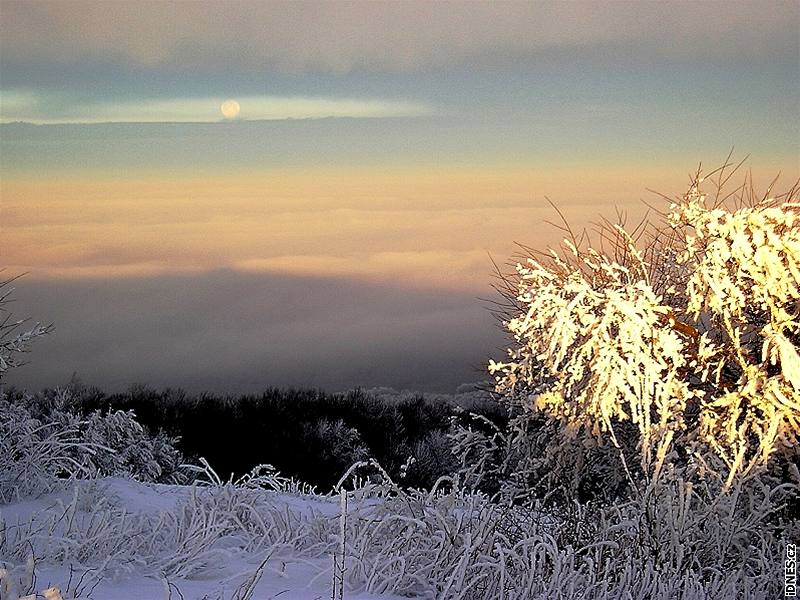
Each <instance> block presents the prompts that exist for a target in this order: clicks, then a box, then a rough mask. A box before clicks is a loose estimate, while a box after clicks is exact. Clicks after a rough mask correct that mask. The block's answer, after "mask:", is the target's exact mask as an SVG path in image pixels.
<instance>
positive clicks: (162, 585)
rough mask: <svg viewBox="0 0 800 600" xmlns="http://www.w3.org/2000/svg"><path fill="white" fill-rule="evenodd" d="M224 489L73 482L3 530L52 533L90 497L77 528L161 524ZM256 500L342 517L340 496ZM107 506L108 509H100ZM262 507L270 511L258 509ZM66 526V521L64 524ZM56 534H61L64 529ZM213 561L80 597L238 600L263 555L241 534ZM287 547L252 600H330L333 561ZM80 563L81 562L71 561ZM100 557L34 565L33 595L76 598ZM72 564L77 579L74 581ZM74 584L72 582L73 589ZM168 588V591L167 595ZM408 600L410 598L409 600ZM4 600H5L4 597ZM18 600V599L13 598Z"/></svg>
mask: <svg viewBox="0 0 800 600" xmlns="http://www.w3.org/2000/svg"><path fill="white" fill-rule="evenodd" d="M217 492H219V490H213V489H209V488H197V487H191V486H179V485H164V484H150V483H140V482H137V481H134V480H131V479H126V478H122V477H106V478H102V479H99V480H96V481H75V482H73V483H71V484H69V485H68V486H67V487H65V489H64V490H63V491H61V492H59V493H53V494H47V495H45V496H42V497H40V498H34V499H25V500H23V501H20V502H14V503H11V504H6V505H2V506H0V521H2V522H4V523H5V526H6V528H7V530H10V531H13V530H14V529H15V528H20V527H27V526H29V525H30V524H33V527H32V528H31V529H32V530H36V531H42V530H44V528H46V527H47V524H48V523H49V522H50V519H52V517H53V516H54V515H63V514H64V513H65V508H69V507H70V506H71V505H73V501H74V499H75V498H76V497H81V496H85V497H86V498H88V499H91V500H93V502H79V503H78V510H77V511H76V514H75V516H74V519H73V520H74V522H76V523H80V522H84V523H85V522H87V521H92V520H95V521H96V520H97V519H98V518H99V517H101V516H102V515H103V514H104V513H110V512H112V511H115V510H116V511H120V512H124V513H125V514H126V515H127V518H129V519H131V521H132V522H135V520H136V519H137V518H146V519H149V521H148V522H152V523H158V522H160V521H159V519H161V518H163V517H164V516H165V515H174V514H176V513H179V512H180V509H181V507H185V506H187V504H188V505H191V501H192V497H193V496H196V495H197V494H204V493H208V494H210V495H214V494H216V493H217ZM258 495H259V497H260V498H259V501H260V502H261V503H268V504H269V505H270V506H269V507H268V508H269V509H270V510H272V511H274V512H275V514H283V515H285V516H286V518H287V521H293V520H294V522H300V521H303V520H305V521H306V522H311V521H313V520H319V519H323V520H333V521H332V527H333V529H334V530H335V528H336V526H337V525H336V521H338V516H339V505H338V502H339V499H338V498H336V497H333V498H330V497H322V496H319V497H315V496H299V495H290V494H281V493H278V492H272V491H259V493H258ZM103 501H105V502H106V503H107V504H105V505H104V504H103ZM261 508H265V507H261ZM66 520H67V519H62V522H65V521H66ZM64 526H65V525H63V524H62V528H61V529H59V531H62V532H63V527H64ZM52 538H53V539H52V543H53V544H57V543H58V536H57V534H55V535H53V536H52ZM48 543H49V542H48V541H44V543H42V541H41V540H39V541H38V542H37V541H36V540H34V541H33V546H34V547H35V552H34V554H35V555H38V554H39V553H42V555H43V556H46V555H47V553H48V551H49V550H52V548H51V549H48V548H46V546H47V545H48ZM214 546H215V548H214V549H215V550H219V551H220V552H217V553H216V554H215V559H216V560H215V561H214V562H213V564H209V565H207V566H205V567H203V568H200V569H197V570H195V571H194V572H193V573H192V574H191V575H189V576H186V577H169V578H168V579H167V578H160V577H158V576H157V575H155V574H148V573H145V572H142V569H135V570H133V571H131V572H125V569H117V570H118V571H119V572H118V573H116V574H112V576H103V577H102V578H96V577H94V576H92V573H91V572H90V573H89V576H88V578H87V579H86V580H85V581H87V584H86V586H85V587H86V588H87V589H83V590H79V591H82V592H83V595H79V597H87V598H89V597H90V598H93V599H99V598H102V599H103V600H131V599H151V598H152V599H164V598H170V597H171V598H173V599H178V598H181V597H183V598H184V599H186V600H192V599H197V600H201V599H208V600H215V599H217V598H219V599H220V600H227V599H229V598H230V599H233V598H237V597H240V596H237V592H238V590H240V588H241V586H242V584H243V583H244V582H246V581H247V580H248V579H249V578H251V577H252V576H253V574H254V573H255V572H256V571H257V570H258V568H259V565H260V564H261V563H262V561H263V560H264V556H265V554H267V553H269V550H267V551H266V552H265V551H264V550H263V549H254V550H251V551H243V550H242V548H241V546H242V540H241V539H240V538H239V537H237V536H236V535H233V534H229V535H226V536H223V537H222V538H221V539H220V540H218V542H217V543H216V544H215V545H214ZM286 546H287V545H283V546H282V547H281V548H278V551H276V552H273V553H272V557H271V558H270V559H269V560H268V561H267V562H266V565H265V566H264V569H263V574H262V577H261V578H260V580H259V581H258V583H257V584H256V586H255V588H254V591H253V595H252V598H253V600H268V599H271V598H281V600H289V599H297V600H317V599H327V598H330V597H331V576H332V574H331V568H332V564H333V563H332V558H331V557H330V556H326V555H322V556H313V555H306V556H304V555H303V554H304V553H303V552H297V551H296V552H292V551H291V550H290V549H287V547H286ZM73 558H76V557H73ZM101 563H102V560H100V557H95V558H94V559H93V560H87V561H86V562H83V563H80V562H79V561H78V560H69V561H67V562H62V564H58V561H56V560H52V559H50V558H42V559H37V561H36V567H35V575H36V584H35V589H36V591H38V592H39V593H40V594H41V593H42V591H43V590H45V589H46V588H49V587H50V586H56V587H59V588H60V589H61V591H62V593H63V594H64V598H65V599H66V598H71V597H72V596H71V595H68V594H67V590H69V594H72V593H73V591H74V590H75V586H76V582H77V580H78V579H79V578H80V575H81V574H82V573H83V572H84V571H85V570H87V569H93V568H95V569H96V568H99V567H101V566H102V564H101ZM70 565H72V568H73V569H74V573H73V574H72V576H70ZM70 579H71V583H70ZM167 586H169V590H171V596H170V592H169V590H168V589H167ZM346 597H347V598H348V600H368V599H373V598H375V599H377V598H380V599H381V600H398V599H399V598H401V596H396V595H392V594H381V595H375V594H368V593H364V592H359V591H358V590H347V591H346ZM403 598H406V596H404V597H403ZM4 600H5V598H4ZM15 600H16V599H15Z"/></svg>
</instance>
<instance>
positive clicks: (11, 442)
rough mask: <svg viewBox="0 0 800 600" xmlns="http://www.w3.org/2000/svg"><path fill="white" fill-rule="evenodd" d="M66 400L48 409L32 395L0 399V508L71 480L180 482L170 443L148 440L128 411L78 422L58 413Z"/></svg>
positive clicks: (180, 473) (74, 417)
mask: <svg viewBox="0 0 800 600" xmlns="http://www.w3.org/2000/svg"><path fill="white" fill-rule="evenodd" d="M67 396H68V392H64V393H63V394H62V395H57V396H56V401H55V402H53V403H52V405H50V406H43V405H40V404H37V402H36V399H35V397H32V396H27V395H23V396H21V397H17V398H15V399H14V401H13V402H9V401H8V400H7V399H6V398H5V397H3V396H0V503H2V502H10V501H12V500H15V499H18V498H22V497H25V496H30V495H39V494H43V493H47V492H49V491H51V490H52V489H54V488H55V487H56V486H57V485H58V484H59V481H60V480H63V479H71V478H76V477H77V478H86V477H97V476H102V475H127V476H130V477H133V478H135V479H139V480H141V481H183V480H185V478H186V474H185V472H184V470H183V469H182V467H181V465H182V462H183V461H182V457H181V454H180V452H178V450H176V449H175V445H174V444H175V440H173V439H171V438H169V437H167V436H165V435H163V434H157V435H154V436H151V435H149V434H148V433H147V432H146V431H145V430H144V429H143V428H142V426H141V425H140V424H139V423H137V421H136V418H135V415H134V414H133V412H132V411H127V412H125V411H109V412H106V413H103V412H101V411H94V412H92V413H91V414H89V415H88V416H86V417H83V416H81V415H78V414H76V413H74V412H71V411H69V410H63V409H62V408H60V407H63V406H68V405H69V399H68V397H67ZM34 415H36V416H34Z"/></svg>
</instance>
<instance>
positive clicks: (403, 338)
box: [0, 0, 800, 392]
mask: <svg viewBox="0 0 800 600" xmlns="http://www.w3.org/2000/svg"><path fill="white" fill-rule="evenodd" d="M225 102H228V104H227V105H226V106H227V107H228V108H229V110H226V114H223V111H222V108H221V107H222V106H223V103H225ZM230 107H234V109H230ZM798 108H800V5H799V4H798V3H797V2H772V1H762V2H730V1H728V2H700V3H698V2H674V1H667V2H658V3H656V2H622V1H617V2H579V1H575V2H519V3H517V2H504V3H482V2H469V3H467V2H416V1H408V2H266V1H265V2H241V1H235V0H233V1H226V2H202V1H197V2H166V1H164V2H147V1H136V2H134V1H127V2H126V1H120V0H113V1H109V2H84V1H77V0H63V1H56V2H39V1H35V0H34V1H25V2H16V1H12V0H0V268H4V269H5V271H4V274H5V275H8V276H12V275H17V274H19V273H27V274H26V275H25V277H23V278H22V279H20V280H19V281H17V282H16V284H15V285H16V288H17V294H16V296H17V302H16V303H15V305H14V310H15V312H16V313H19V314H21V315H24V316H28V315H29V316H31V317H33V318H34V319H35V320H41V321H44V322H54V323H55V326H56V328H55V331H54V333H53V334H52V336H51V337H50V339H47V340H44V341H42V342H40V343H39V344H38V346H37V348H36V349H35V350H34V351H33V352H32V354H31V356H30V364H29V365H27V366H25V367H23V368H21V369H19V370H18V371H17V373H14V374H13V375H12V376H11V377H10V378H9V380H10V381H11V382H12V383H15V384H18V385H24V386H28V387H33V388H36V387H42V386H45V385H47V386H50V385H57V384H61V383H64V382H66V381H67V380H68V379H69V377H70V376H71V375H72V373H77V374H78V375H79V376H81V377H82V378H83V379H84V380H86V381H87V383H92V384H97V385H103V386H106V387H109V388H113V389H124V388H125V387H126V386H127V385H130V384H132V383H150V384H152V385H156V386H167V385H169V386H183V387H187V388H189V389H214V390H217V391H231V392H238V391H257V390H258V389H260V388H262V387H264V386H266V385H295V386H298V385H308V386H323V387H326V388H328V389H347V388H350V387H354V386H372V385H390V386H394V387H407V388H412V389H425V390H431V391H453V390H454V389H455V388H456V387H457V386H458V385H459V384H460V383H465V382H470V381H476V380H479V379H483V378H485V371H484V366H485V364H486V362H487V361H488V358H489V357H497V356H498V355H501V354H502V347H503V345H504V343H505V340H504V338H503V336H502V333H501V332H500V330H499V328H498V327H497V323H496V322H495V321H494V320H493V318H492V316H491V314H490V311H489V310H488V305H487V303H486V302H485V301H484V300H485V299H492V293H493V292H492V287H491V286H492V283H493V279H492V274H493V261H496V262H498V263H501V264H503V263H505V262H507V261H509V260H511V261H512V262H513V255H514V253H515V252H516V250H517V247H516V246H515V242H519V243H523V244H527V245H532V246H537V247H544V246H546V245H550V244H554V243H557V242H558V238H559V235H560V234H559V232H558V231H557V230H556V229H554V228H553V227H552V226H551V225H549V224H548V221H552V220H554V219H557V218H558V216H557V215H556V214H554V211H553V209H552V208H551V206H550V205H549V203H548V200H547V199H548V198H549V199H551V200H552V201H553V202H555V203H556V204H557V205H558V206H559V208H560V209H561V211H562V212H563V213H564V215H565V216H566V217H567V218H568V219H569V220H570V222H571V223H573V224H574V225H575V226H576V227H577V228H580V227H582V226H584V225H588V224H590V223H591V221H593V220H596V219H597V218H599V216H601V215H605V216H612V215H613V214H614V211H615V209H616V208H620V209H621V210H624V211H626V212H627V213H628V214H629V215H630V218H631V220H633V219H635V218H636V217H638V216H640V215H642V214H644V211H645V209H646V207H645V205H644V204H643V200H644V201H647V202H650V203H653V202H657V201H658V199H657V196H655V195H654V194H653V193H652V192H651V191H648V190H656V191H658V192H661V193H664V194H667V195H668V196H673V195H675V194H680V193H681V192H683V191H684V190H685V189H686V187H687V185H688V181H689V174H690V173H691V172H693V171H694V170H696V169H697V167H698V164H701V163H702V164H703V165H705V166H707V167H708V168H713V167H716V166H719V165H720V164H721V163H722V162H723V161H724V160H725V158H726V157H727V156H728V153H729V152H730V151H731V149H733V150H734V156H735V157H737V158H744V157H746V156H749V157H750V158H749V159H748V162H747V164H746V168H750V169H752V171H753V173H754V176H755V178H756V180H757V181H760V182H768V181H769V180H771V179H772V178H773V177H774V176H775V175H777V174H778V173H779V172H780V173H781V181H783V182H785V183H786V185H787V186H788V185H789V184H790V183H793V182H794V180H796V179H797V178H798V176H800V119H798V118H797V115H798Z"/></svg>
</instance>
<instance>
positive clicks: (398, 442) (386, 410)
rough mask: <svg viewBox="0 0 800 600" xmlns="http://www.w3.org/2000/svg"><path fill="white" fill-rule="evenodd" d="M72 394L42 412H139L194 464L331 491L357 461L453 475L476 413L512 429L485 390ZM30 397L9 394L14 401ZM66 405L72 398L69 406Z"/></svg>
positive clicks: (78, 389)
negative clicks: (464, 432) (460, 443)
mask: <svg viewBox="0 0 800 600" xmlns="http://www.w3.org/2000/svg"><path fill="white" fill-rule="evenodd" d="M70 387H71V389H70V390H69V391H70V393H69V394H59V393H58V391H57V390H44V391H42V392H39V393H38V394H37V396H39V400H40V401H41V403H42V405H48V404H52V403H53V402H56V401H58V402H65V401H66V402H68V403H69V404H71V406H69V407H62V408H65V409H70V410H72V411H74V412H76V413H79V414H84V415H88V414H90V413H92V412H93V411H96V410H100V411H103V412H107V411H109V410H133V411H134V412H135V414H136V417H137V420H138V421H139V422H140V423H141V424H142V425H144V426H145V427H146V428H147V429H148V430H149V431H150V432H151V433H153V434H156V433H159V432H162V433H165V434H167V435H169V436H173V437H176V438H178V440H177V447H178V448H179V449H180V450H181V451H182V452H183V454H184V456H185V458H186V459H187V460H188V461H190V462H191V461H197V459H198V458H200V457H204V458H205V459H207V460H208V461H209V463H210V464H211V465H212V467H213V468H214V469H215V470H216V471H217V472H218V473H219V474H220V476H223V477H227V476H229V475H230V474H234V475H235V476H240V475H242V474H244V473H246V472H248V471H249V470H250V469H251V468H252V467H254V466H256V465H258V464H262V463H268V464H271V465H273V466H274V467H275V468H276V469H278V470H279V471H280V472H281V473H282V474H284V475H287V476H292V477H295V478H297V479H300V480H302V481H304V482H307V483H310V484H312V485H315V486H317V487H318V488H319V489H320V490H321V491H327V490H328V489H330V487H331V486H332V485H333V484H334V483H336V481H338V479H339V477H340V476H341V475H342V473H343V472H344V471H345V470H346V469H347V468H348V467H349V466H350V465H351V464H352V463H353V462H355V461H358V460H364V459H367V458H374V459H376V460H378V461H379V462H380V464H381V465H382V466H383V468H385V469H386V470H387V472H388V473H389V474H390V475H391V476H392V477H394V478H398V477H399V476H400V471H401V467H402V465H403V464H404V463H405V462H406V461H407V459H408V458H409V457H414V459H415V462H414V463H413V464H412V466H411V467H410V468H409V469H408V471H407V474H406V475H405V477H404V478H403V480H402V482H403V483H404V484H405V485H408V486H413V487H428V486H430V485H431V484H432V483H433V482H435V481H436V479H438V478H439V477H440V476H441V475H445V474H448V473H450V472H452V469H453V467H454V466H455V464H454V460H455V458H454V456H453V454H452V452H451V451H450V447H451V445H450V440H449V439H448V437H447V434H448V431H449V430H450V427H451V417H453V416H454V415H458V414H460V415H461V417H458V416H456V418H457V419H458V418H462V419H466V414H467V413H469V412H474V413H477V414H481V415H484V416H486V417H487V418H489V419H490V420H492V421H493V422H495V423H497V424H498V425H502V424H504V423H505V421H506V418H507V417H506V414H505V410H504V408H503V407H502V406H501V405H500V404H499V403H497V402H495V401H494V400H492V399H491V398H489V397H488V396H487V395H483V394H479V393H471V394H459V395H455V396H426V395H423V394H408V393H396V392H393V393H388V392H387V391H385V390H377V391H364V390H360V389H357V390H353V391H350V392H347V393H326V392H324V391H319V390H309V389H277V388H268V389H266V390H265V391H264V392H263V393H262V394H260V395H242V396H220V395H215V394H209V393H202V394H190V393H187V392H185V391H183V390H180V389H165V390H160V391H158V390H154V389H152V388H149V387H146V386H135V387H132V388H131V389H129V390H128V391H127V392H125V393H116V394H107V393H105V392H104V391H102V390H100V389H98V388H94V387H86V386H83V385H80V384H75V383H73V384H71V386H70ZM15 397H17V398H22V397H23V394H22V392H19V391H16V390H7V398H8V399H9V400H11V401H12V402H13V399H14V398H15ZM65 399H66V400H65Z"/></svg>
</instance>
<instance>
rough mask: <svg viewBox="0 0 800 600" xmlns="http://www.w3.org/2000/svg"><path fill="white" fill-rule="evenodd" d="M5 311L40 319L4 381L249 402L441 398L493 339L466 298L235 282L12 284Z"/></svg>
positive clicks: (481, 376) (475, 370) (249, 279)
mask: <svg viewBox="0 0 800 600" xmlns="http://www.w3.org/2000/svg"><path fill="white" fill-rule="evenodd" d="M16 286H17V293H16V294H15V298H16V299H17V303H16V304H15V310H22V308H20V307H24V311H25V314H24V315H18V316H28V315H30V316H32V317H33V318H35V319H37V320H42V321H46V322H54V323H55V326H56V330H55V332H54V333H53V334H52V335H51V336H48V337H47V338H44V339H42V340H40V341H39V342H37V344H36V346H35V347H34V349H33V351H32V353H31V355H30V357H29V359H30V362H29V364H28V365H26V366H24V367H22V368H20V369H17V370H15V371H13V372H12V373H11V375H10V377H9V382H10V383H12V384H15V385H20V386H27V387H30V388H32V389H39V388H41V387H43V386H54V385H62V384H64V383H66V382H67V381H68V380H69V378H70V377H71V375H72V373H73V372H76V373H77V374H78V375H80V376H81V377H82V378H83V380H84V381H85V382H86V383H88V384H94V385H100V386H104V387H106V388H107V389H115V390H120V389H125V388H126V387H127V386H129V385H130V384H132V383H149V384H151V385H154V386H173V387H174V386H181V387H184V388H187V389H190V390H195V391H202V390H213V391H217V392H229V393H235V392H256V391H259V390H261V389H263V388H264V387H267V386H271V385H276V386H300V387H323V388H326V389H328V390H344V389H349V388H352V387H355V386H364V387H374V386H379V385H389V386H393V387H396V388H406V389H417V390H430V391H439V392H453V391H455V389H456V388H457V386H458V385H460V384H461V383H465V382H470V381H479V380H485V379H486V378H487V377H486V372H485V365H486V363H487V360H488V358H489V357H490V356H497V355H498V353H499V351H498V350H497V348H498V347H500V346H502V340H503V338H502V336H501V334H500V332H499V330H498V329H497V328H496V326H495V322H494V320H493V318H492V316H491V315H490V314H489V311H488V310H487V306H486V304H485V303H481V302H480V301H479V300H477V299H476V298H475V297H474V296H472V295H471V294H462V293H446V294H443V293H441V292H440V291H435V292H432V291H423V290H418V291H414V290H409V289H403V288H399V287H396V286H392V285H385V286H377V285H368V284H364V283H359V282H356V281H352V280H344V279H325V278H313V277H292V276H276V275H272V276H266V275H254V274H249V275H245V274H236V273H233V272H230V271H226V270H220V271H216V272H213V273H208V274H205V275H202V276H193V277H175V276H172V277H151V278H138V279H113V280H93V281H36V280H32V279H29V278H23V279H22V280H20V281H19V282H17V284H16Z"/></svg>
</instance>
